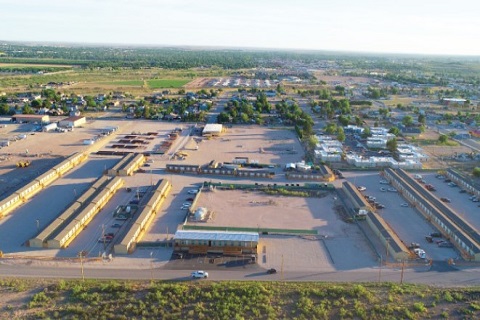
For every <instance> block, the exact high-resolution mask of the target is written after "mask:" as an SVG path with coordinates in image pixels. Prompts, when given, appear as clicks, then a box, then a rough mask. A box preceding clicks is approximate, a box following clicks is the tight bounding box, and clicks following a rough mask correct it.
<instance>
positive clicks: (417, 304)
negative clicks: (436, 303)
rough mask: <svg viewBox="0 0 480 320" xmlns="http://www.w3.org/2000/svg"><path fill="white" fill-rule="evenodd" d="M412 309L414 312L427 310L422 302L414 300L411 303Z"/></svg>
mask: <svg viewBox="0 0 480 320" xmlns="http://www.w3.org/2000/svg"><path fill="white" fill-rule="evenodd" d="M413 310H414V311H415V312H425V311H427V308H426V307H425V305H424V304H423V302H415V303H414V304H413Z"/></svg>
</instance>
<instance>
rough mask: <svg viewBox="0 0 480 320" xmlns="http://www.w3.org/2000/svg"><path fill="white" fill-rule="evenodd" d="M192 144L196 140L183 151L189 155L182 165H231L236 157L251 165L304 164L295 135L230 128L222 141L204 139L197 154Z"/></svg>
mask: <svg viewBox="0 0 480 320" xmlns="http://www.w3.org/2000/svg"><path fill="white" fill-rule="evenodd" d="M192 141H194V137H191V138H190V139H189V141H188V142H187V143H185V147H184V148H182V150H185V151H186V152H188V153H189V157H187V159H186V160H183V161H182V163H185V164H206V163H208V162H210V161H211V160H215V161H218V162H232V161H233V159H235V157H248V158H249V159H250V162H253V161H258V162H259V163H272V164H285V163H287V162H294V161H301V160H302V159H303V155H304V153H303V149H302V146H301V145H300V142H299V141H298V139H297V138H296V136H295V133H294V132H292V131H287V130H281V129H270V128H266V127H265V128H264V127H256V126H255V127H254V126H245V127H240V126H238V127H237V126H235V127H232V128H227V132H226V133H225V134H224V135H223V136H221V137H216V138H212V139H205V138H204V139H201V142H200V143H198V147H199V149H198V151H196V150H195V148H194V147H195V146H196V145H197V144H196V143H194V142H193V143H192ZM206 150H207V152H206Z"/></svg>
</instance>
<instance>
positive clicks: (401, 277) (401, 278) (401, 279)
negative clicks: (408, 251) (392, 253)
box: [400, 259, 405, 284]
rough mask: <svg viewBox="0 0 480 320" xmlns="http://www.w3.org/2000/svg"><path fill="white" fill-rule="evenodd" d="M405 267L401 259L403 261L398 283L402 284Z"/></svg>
mask: <svg viewBox="0 0 480 320" xmlns="http://www.w3.org/2000/svg"><path fill="white" fill-rule="evenodd" d="M404 269H405V259H403V262H402V273H401V276H400V284H403V270H404Z"/></svg>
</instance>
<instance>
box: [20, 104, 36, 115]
mask: <svg viewBox="0 0 480 320" xmlns="http://www.w3.org/2000/svg"><path fill="white" fill-rule="evenodd" d="M22 113H23V114H34V113H35V112H34V111H33V109H32V108H31V107H30V106H29V105H28V104H26V103H25V105H24V106H23V110H22Z"/></svg>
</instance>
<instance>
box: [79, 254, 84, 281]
mask: <svg viewBox="0 0 480 320" xmlns="http://www.w3.org/2000/svg"><path fill="white" fill-rule="evenodd" d="M78 256H79V257H80V266H81V271H82V281H85V273H84V272H83V258H84V257H85V252H84V251H80V252H79V253H78Z"/></svg>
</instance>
